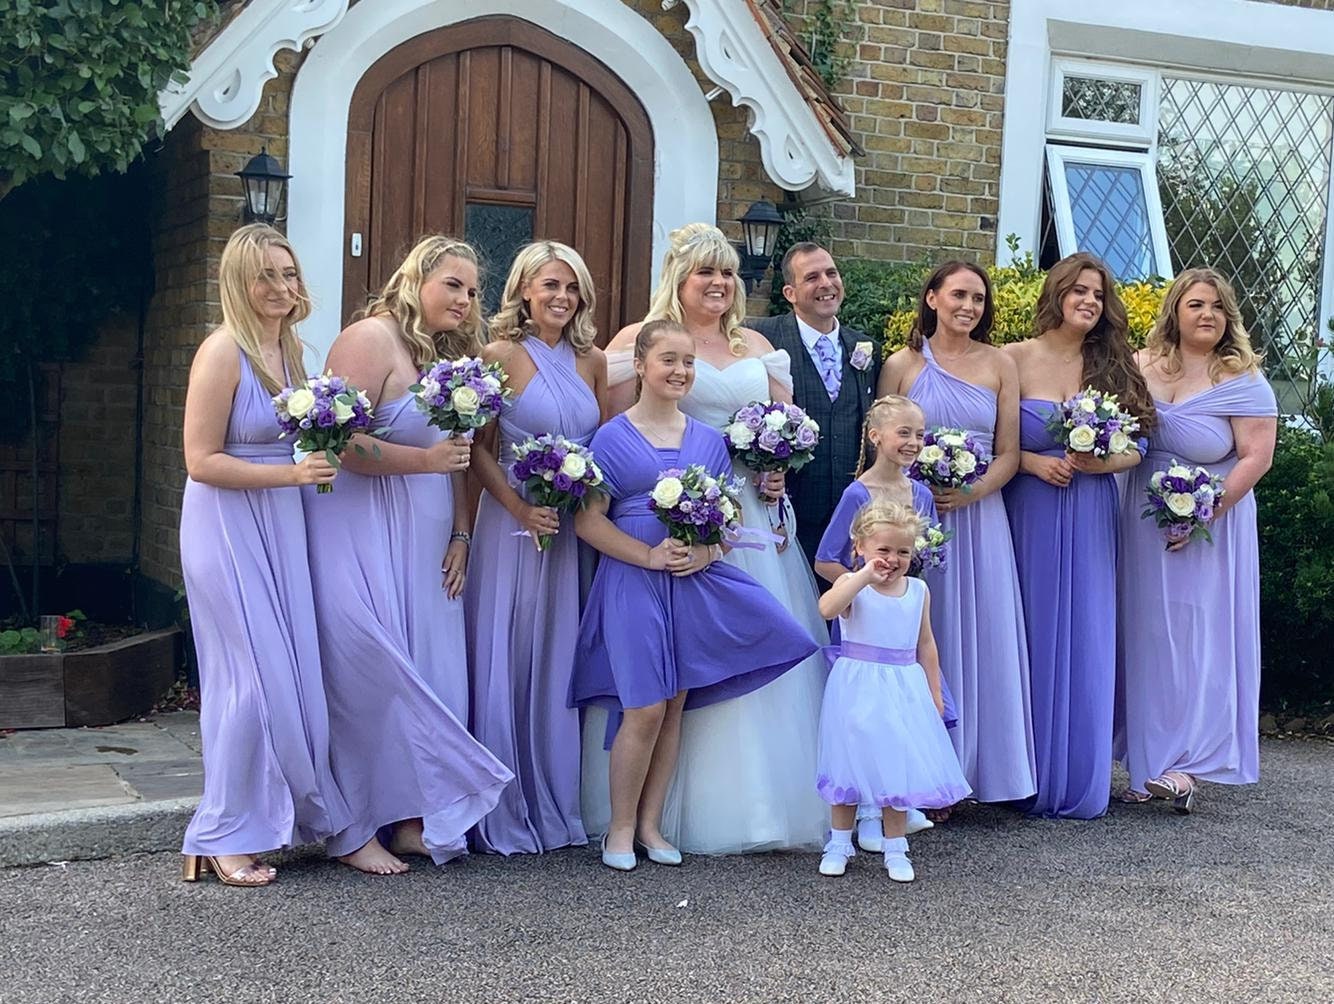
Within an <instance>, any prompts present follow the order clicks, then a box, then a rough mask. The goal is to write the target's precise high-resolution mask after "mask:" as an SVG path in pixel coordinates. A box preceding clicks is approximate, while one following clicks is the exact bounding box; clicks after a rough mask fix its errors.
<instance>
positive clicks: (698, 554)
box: [667, 544, 713, 579]
mask: <svg viewBox="0 0 1334 1004" xmlns="http://www.w3.org/2000/svg"><path fill="white" fill-rule="evenodd" d="M712 564H713V545H711V544H691V545H690V547H688V548H686V549H685V552H684V554H682V555H680V556H678V557H677V558H675V559H673V560H672V561H671V562H669V563H668V565H667V571H669V572H671V573H672V574H673V575H675V576H676V577H677V578H678V579H681V578H685V577H686V576H687V575H694V574H695V573H696V572H702V571H704V569H706V568H708V567H709V566H710V565H712Z"/></svg>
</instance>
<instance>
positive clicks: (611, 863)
mask: <svg viewBox="0 0 1334 1004" xmlns="http://www.w3.org/2000/svg"><path fill="white" fill-rule="evenodd" d="M602 863H603V864H604V865H606V866H607V867H608V868H613V869H615V870H616V871H618V872H632V871H634V870H635V868H636V867H637V866H638V865H639V858H637V857H635V853H634V851H631V852H630V853H628V854H624V853H622V854H617V853H613V852H612V851H609V850H607V835H606V834H605V833H604V834H603V835H602Z"/></svg>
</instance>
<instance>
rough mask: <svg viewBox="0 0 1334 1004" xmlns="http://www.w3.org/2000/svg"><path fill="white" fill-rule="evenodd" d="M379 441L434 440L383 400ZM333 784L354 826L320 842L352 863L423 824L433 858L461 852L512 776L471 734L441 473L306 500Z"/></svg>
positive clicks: (404, 407)
mask: <svg viewBox="0 0 1334 1004" xmlns="http://www.w3.org/2000/svg"><path fill="white" fill-rule="evenodd" d="M373 424H374V426H375V428H377V429H385V430H387V432H386V434H385V437H384V438H385V441H386V442H390V443H396V444H400V445H405V446H418V447H428V446H430V445H432V444H433V443H435V442H436V441H437V440H438V439H439V437H440V436H441V433H440V432H439V430H437V429H434V428H432V427H431V426H429V425H427V424H426V416H425V414H424V413H422V412H421V411H420V410H419V409H418V408H417V407H416V405H415V404H414V403H413V400H412V395H410V394H405V395H403V396H402V397H399V398H397V399H395V400H393V401H384V402H381V403H380V404H379V405H378V406H377V407H376V409H375V418H374V422H373ZM303 501H304V503H305V508H306V525H307V528H308V531H309V535H310V537H309V553H310V570H311V579H312V582H313V585H314V589H315V611H316V614H317V616H318V618H319V622H320V651H321V654H322V655H323V658H324V681H325V688H326V691H327V693H328V696H329V723H330V747H331V752H332V756H333V766H334V776H335V777H336V778H337V779H338V784H339V787H340V788H342V790H343V794H344V795H345V796H346V798H347V801H348V805H349V806H350V807H351V810H352V814H353V822H352V824H351V825H350V826H348V827H346V828H345V829H343V830H342V831H341V832H340V833H338V834H337V835H336V836H335V837H333V839H331V840H330V841H329V843H328V850H329V853H330V854H332V855H343V854H350V853H351V852H352V851H355V850H357V849H358V848H359V847H361V846H362V845H363V844H364V843H366V841H368V840H369V839H370V838H371V836H372V835H373V834H375V832H376V831H377V830H378V829H379V828H380V827H383V826H387V825H389V824H390V823H395V822H398V821H399V820H404V819H416V818H418V817H421V818H422V820H423V821H424V824H425V832H424V834H423V839H424V841H425V843H426V846H427V849H428V850H430V852H431V857H432V859H433V860H434V861H435V862H436V863H437V864H443V863H444V862H445V861H448V860H449V859H450V858H452V857H454V856H456V855H458V854H460V853H462V852H463V850H464V849H465V845H464V839H465V835H466V833H467V831H468V829H469V828H470V827H471V826H472V825H473V824H474V823H476V822H477V820H478V819H480V818H481V817H482V816H483V815H485V814H486V813H487V812H488V811H490V809H491V808H492V807H493V806H494V805H495V804H496V801H497V799H498V798H499V797H500V792H501V790H502V789H503V788H504V787H505V785H506V784H507V783H508V782H509V781H510V780H511V779H512V777H513V775H511V774H510V772H509V771H508V770H506V768H505V765H504V764H502V763H501V762H500V761H499V760H497V759H496V758H495V757H494V756H492V755H491V754H490V753H489V752H487V750H486V749H485V748H484V747H483V746H482V745H481V744H480V743H478V742H477V741H476V740H475V739H473V737H472V736H471V735H469V734H468V731H467V729H466V728H465V727H464V725H463V722H462V721H461V720H460V717H459V715H458V714H456V713H455V712H454V710H453V708H454V707H458V708H459V711H460V713H466V690H465V689H464V688H463V686H462V682H461V681H463V680H466V673H467V661H466V652H465V647H464V637H463V613H462V609H461V607H462V605H461V603H459V601H457V600H449V599H448V598H447V597H446V596H445V593H444V589H443V585H442V581H441V574H440V561H441V558H442V557H443V556H444V553H445V549H446V547H447V546H448V542H449V534H450V530H451V529H452V526H453V508H454V499H453V494H452V492H451V488H450V481H449V478H448V477H447V476H446V475H443V474H410V475H403V474H391V475H382V476H373V475H364V474H355V473H353V472H352V471H349V470H347V469H346V468H345V469H344V470H343V471H342V472H341V473H340V474H339V475H338V477H337V478H336V479H335V481H334V490H333V492H332V493H331V494H327V495H319V494H317V493H316V492H315V490H314V489H313V488H307V489H305V491H304V492H303Z"/></svg>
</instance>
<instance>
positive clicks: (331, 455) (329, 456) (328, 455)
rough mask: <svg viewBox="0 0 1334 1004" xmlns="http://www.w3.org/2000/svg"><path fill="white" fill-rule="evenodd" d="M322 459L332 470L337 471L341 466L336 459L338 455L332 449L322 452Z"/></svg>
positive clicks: (340, 462) (341, 463)
mask: <svg viewBox="0 0 1334 1004" xmlns="http://www.w3.org/2000/svg"><path fill="white" fill-rule="evenodd" d="M324 459H325V460H327V461H329V466H330V467H332V468H334V470H338V469H339V468H341V467H342V466H343V462H342V461H341V460H339V459H338V454H337V453H335V452H334V451H333V447H329V448H328V449H326V450H325V451H324Z"/></svg>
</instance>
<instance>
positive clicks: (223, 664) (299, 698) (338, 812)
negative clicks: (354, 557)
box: [181, 348, 349, 855]
mask: <svg viewBox="0 0 1334 1004" xmlns="http://www.w3.org/2000/svg"><path fill="white" fill-rule="evenodd" d="M237 355H238V356H239V357H240V368H241V379H240V382H239V383H238V384H237V387H236V395H235V397H233V398H232V411H231V417H230V418H229V419H228V423H227V436H226V440H225V443H224V445H223V451H224V452H225V453H228V454H230V455H231V456H233V457H238V458H240V459H243V460H246V461H248V462H249V463H252V464H290V463H291V462H292V448H291V446H290V445H288V444H287V443H285V442H280V441H279V439H278V433H279V431H280V430H279V428H278V420H277V418H276V417H275V416H274V413H273V402H272V400H271V398H270V395H269V392H268V391H267V390H265V389H264V385H263V384H262V383H260V381H259V378H258V377H257V376H256V375H255V372H254V370H253V369H252V368H251V365H250V360H249V358H248V357H247V356H246V354H245V353H244V352H242V351H241V350H240V349H239V348H238V349H237ZM181 572H182V573H183V575H184V577H185V592H186V596H187V598H188V599H189V603H190V624H191V628H192V630H193V632H194V643H195V650H196V652H197V654H198V657H199V688H200V692H201V702H200V712H199V727H200V733H201V736H202V738H203V748H204V796H203V798H202V799H201V800H200V803H199V808H198V809H197V810H196V811H195V814H194V818H193V819H191V820H190V825H189V827H187V829H186V831H185V844H184V847H183V848H182V850H183V851H184V853H186V854H209V855H218V854H253V853H256V852H258V851H266V850H272V849H273V848H277V847H286V846H289V845H293V844H304V843H312V842H315V841H319V840H323V839H325V838H326V837H328V836H330V835H331V834H332V833H334V832H336V831H338V830H340V829H342V828H343V827H345V826H346V825H347V823H348V820H349V815H348V810H347V806H346V805H345V804H344V802H343V796H342V794H341V793H340V792H339V790H338V786H337V785H336V784H335V782H334V777H333V773H332V771H331V770H330V767H329V724H328V710H327V708H326V707H325V700H324V684H323V681H322V680H321V678H320V651H319V640H318V633H317V632H316V629H315V608H314V606H313V605H312V603H311V599H310V572H309V571H308V569H307V567H306V520H305V516H304V514H303V513H302V510H301V491H300V489H298V488H296V487H295V486H293V487H291V488H261V489H235V488H216V487H214V486H213V485H206V484H201V483H200V482H198V481H195V480H193V479H187V480H186V483H185V497H184V499H183V500H182V502H181Z"/></svg>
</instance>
